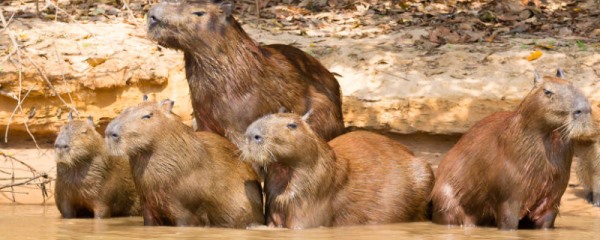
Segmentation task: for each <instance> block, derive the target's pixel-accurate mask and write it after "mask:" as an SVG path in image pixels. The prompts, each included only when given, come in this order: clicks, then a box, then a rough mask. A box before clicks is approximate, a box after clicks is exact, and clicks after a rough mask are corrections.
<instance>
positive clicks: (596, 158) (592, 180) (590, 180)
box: [576, 139, 600, 207]
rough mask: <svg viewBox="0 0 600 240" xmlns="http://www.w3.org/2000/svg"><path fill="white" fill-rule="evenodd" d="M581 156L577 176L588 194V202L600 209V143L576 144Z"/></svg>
mask: <svg viewBox="0 0 600 240" xmlns="http://www.w3.org/2000/svg"><path fill="white" fill-rule="evenodd" d="M576 146H577V147H576V152H577V154H578V155H579V161H578V164H577V176H578V177H579V181H580V182H581V185H582V186H583V189H584V191H585V193H586V196H585V198H586V200H587V201H588V202H589V203H591V204H593V205H594V206H596V207H600V143H598V142H597V139H595V141H586V142H580V143H578V144H576Z"/></svg>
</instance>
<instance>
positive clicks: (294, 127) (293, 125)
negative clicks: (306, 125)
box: [287, 123, 298, 129]
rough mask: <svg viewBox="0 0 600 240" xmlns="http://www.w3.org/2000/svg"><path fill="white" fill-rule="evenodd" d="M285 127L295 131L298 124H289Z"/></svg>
mask: <svg viewBox="0 0 600 240" xmlns="http://www.w3.org/2000/svg"><path fill="white" fill-rule="evenodd" d="M287 127H288V128H289V129H296V128H298V124H296V123H290V124H288V125H287Z"/></svg>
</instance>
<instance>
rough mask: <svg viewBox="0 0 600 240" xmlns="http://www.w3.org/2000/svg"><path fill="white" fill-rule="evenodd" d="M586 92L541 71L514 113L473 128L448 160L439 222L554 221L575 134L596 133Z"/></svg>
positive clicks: (440, 173)
mask: <svg viewBox="0 0 600 240" xmlns="http://www.w3.org/2000/svg"><path fill="white" fill-rule="evenodd" d="M594 134H595V130H594V127H593V123H592V119H591V108H590V104H589V103H588V100H587V99H586V97H585V96H584V95H583V94H582V93H581V91H580V90H579V89H577V88H576V87H575V86H574V85H573V84H572V83H571V82H569V81H566V80H564V79H563V73H562V71H561V70H558V71H557V77H549V76H546V77H544V78H540V77H539V75H537V72H536V74H535V77H534V87H533V89H532V90H531V91H530V92H529V94H528V95H527V96H526V97H525V99H524V100H523V101H522V102H521V104H520V105H519V106H518V107H517V109H516V110H515V111H512V112H498V113H494V114H492V115H490V116H488V117H486V118H484V119H483V120H481V121H480V122H478V123H476V124H475V125H474V126H473V127H472V128H471V129H469V130H468V131H467V132H466V133H465V134H464V135H463V136H462V137H461V139H460V140H459V141H458V142H457V143H456V145H455V146H454V147H453V148H452V149H450V151H449V152H448V154H447V155H446V156H445V157H444V159H442V161H441V162H440V164H439V167H438V169H437V175H436V182H435V185H434V187H433V191H432V196H431V201H432V204H433V222H435V223H439V224H450V225H466V226H469V225H479V226H497V227H498V228H499V229H503V230H514V229H517V228H536V229H540V228H552V227H554V220H555V218H556V215H557V213H558V206H559V203H560V198H561V196H562V195H563V193H564V192H565V190H566V187H567V184H568V181H569V174H570V169H571V161H572V160H573V140H574V139H587V138H591V137H593V135H594Z"/></svg>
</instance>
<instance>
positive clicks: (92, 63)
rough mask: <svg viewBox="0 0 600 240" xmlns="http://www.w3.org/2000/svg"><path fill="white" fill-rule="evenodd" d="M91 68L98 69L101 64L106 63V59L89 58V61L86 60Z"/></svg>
mask: <svg viewBox="0 0 600 240" xmlns="http://www.w3.org/2000/svg"><path fill="white" fill-rule="evenodd" d="M85 61H86V62H87V63H88V64H89V65H90V66H92V67H96V66H98V65H100V64H103V63H104V62H106V58H88V59H87V60H85Z"/></svg>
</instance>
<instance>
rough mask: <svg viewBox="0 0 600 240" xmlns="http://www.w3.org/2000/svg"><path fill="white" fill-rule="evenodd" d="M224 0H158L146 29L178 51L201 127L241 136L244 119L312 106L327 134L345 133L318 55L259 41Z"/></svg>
mask: <svg viewBox="0 0 600 240" xmlns="http://www.w3.org/2000/svg"><path fill="white" fill-rule="evenodd" d="M232 10H233V6H232V3H231V2H228V1H218V0H212V1H210V0H187V1H186V0H181V1H173V0H171V1H169V0H166V1H163V2H161V3H160V4H158V5H156V6H154V7H153V8H152V9H151V10H150V12H149V13H148V35H149V37H150V38H151V39H152V40H154V41H157V42H158V43H159V44H161V45H163V46H166V47H169V48H174V49H178V50H181V51H183V52H184V59H185V67H186V76H187V79H188V83H189V87H190V92H191V98H192V107H193V108H194V114H195V118H196V121H197V125H198V128H199V130H201V131H211V132H215V133H217V134H219V135H222V136H226V137H227V138H229V139H230V140H232V141H233V142H234V143H236V144H239V143H240V142H241V141H243V134H244V131H245V130H246V128H247V127H248V125H249V124H250V123H252V122H253V121H254V120H256V119H258V118H259V117H261V116H263V115H266V114H269V113H274V112H277V110H278V109H279V108H281V107H285V108H286V109H288V110H290V111H291V112H298V113H304V112H306V111H307V110H308V109H313V111H314V114H313V116H312V117H311V127H313V129H314V130H315V132H316V133H317V134H318V135H319V136H321V137H322V138H324V139H326V140H330V139H333V138H334V137H336V136H338V135H340V134H341V133H342V132H343V131H344V123H343V119H342V110H341V98H340V87H339V84H338V82H337V81H336V80H335V77H334V76H333V74H331V73H330V72H329V71H327V69H325V67H323V66H322V65H321V64H320V63H319V61H317V60H316V59H315V58H313V57H311V56H310V55H308V54H306V53H304V52H302V51H301V50H299V49H297V48H294V47H291V46H288V45H280V44H275V45H267V46H259V45H258V44H256V43H255V42H254V41H253V40H252V39H251V38H250V37H249V36H248V34H246V32H244V30H243V29H242V28H241V26H240V24H239V23H238V22H237V21H236V20H235V19H234V18H233V16H232Z"/></svg>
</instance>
